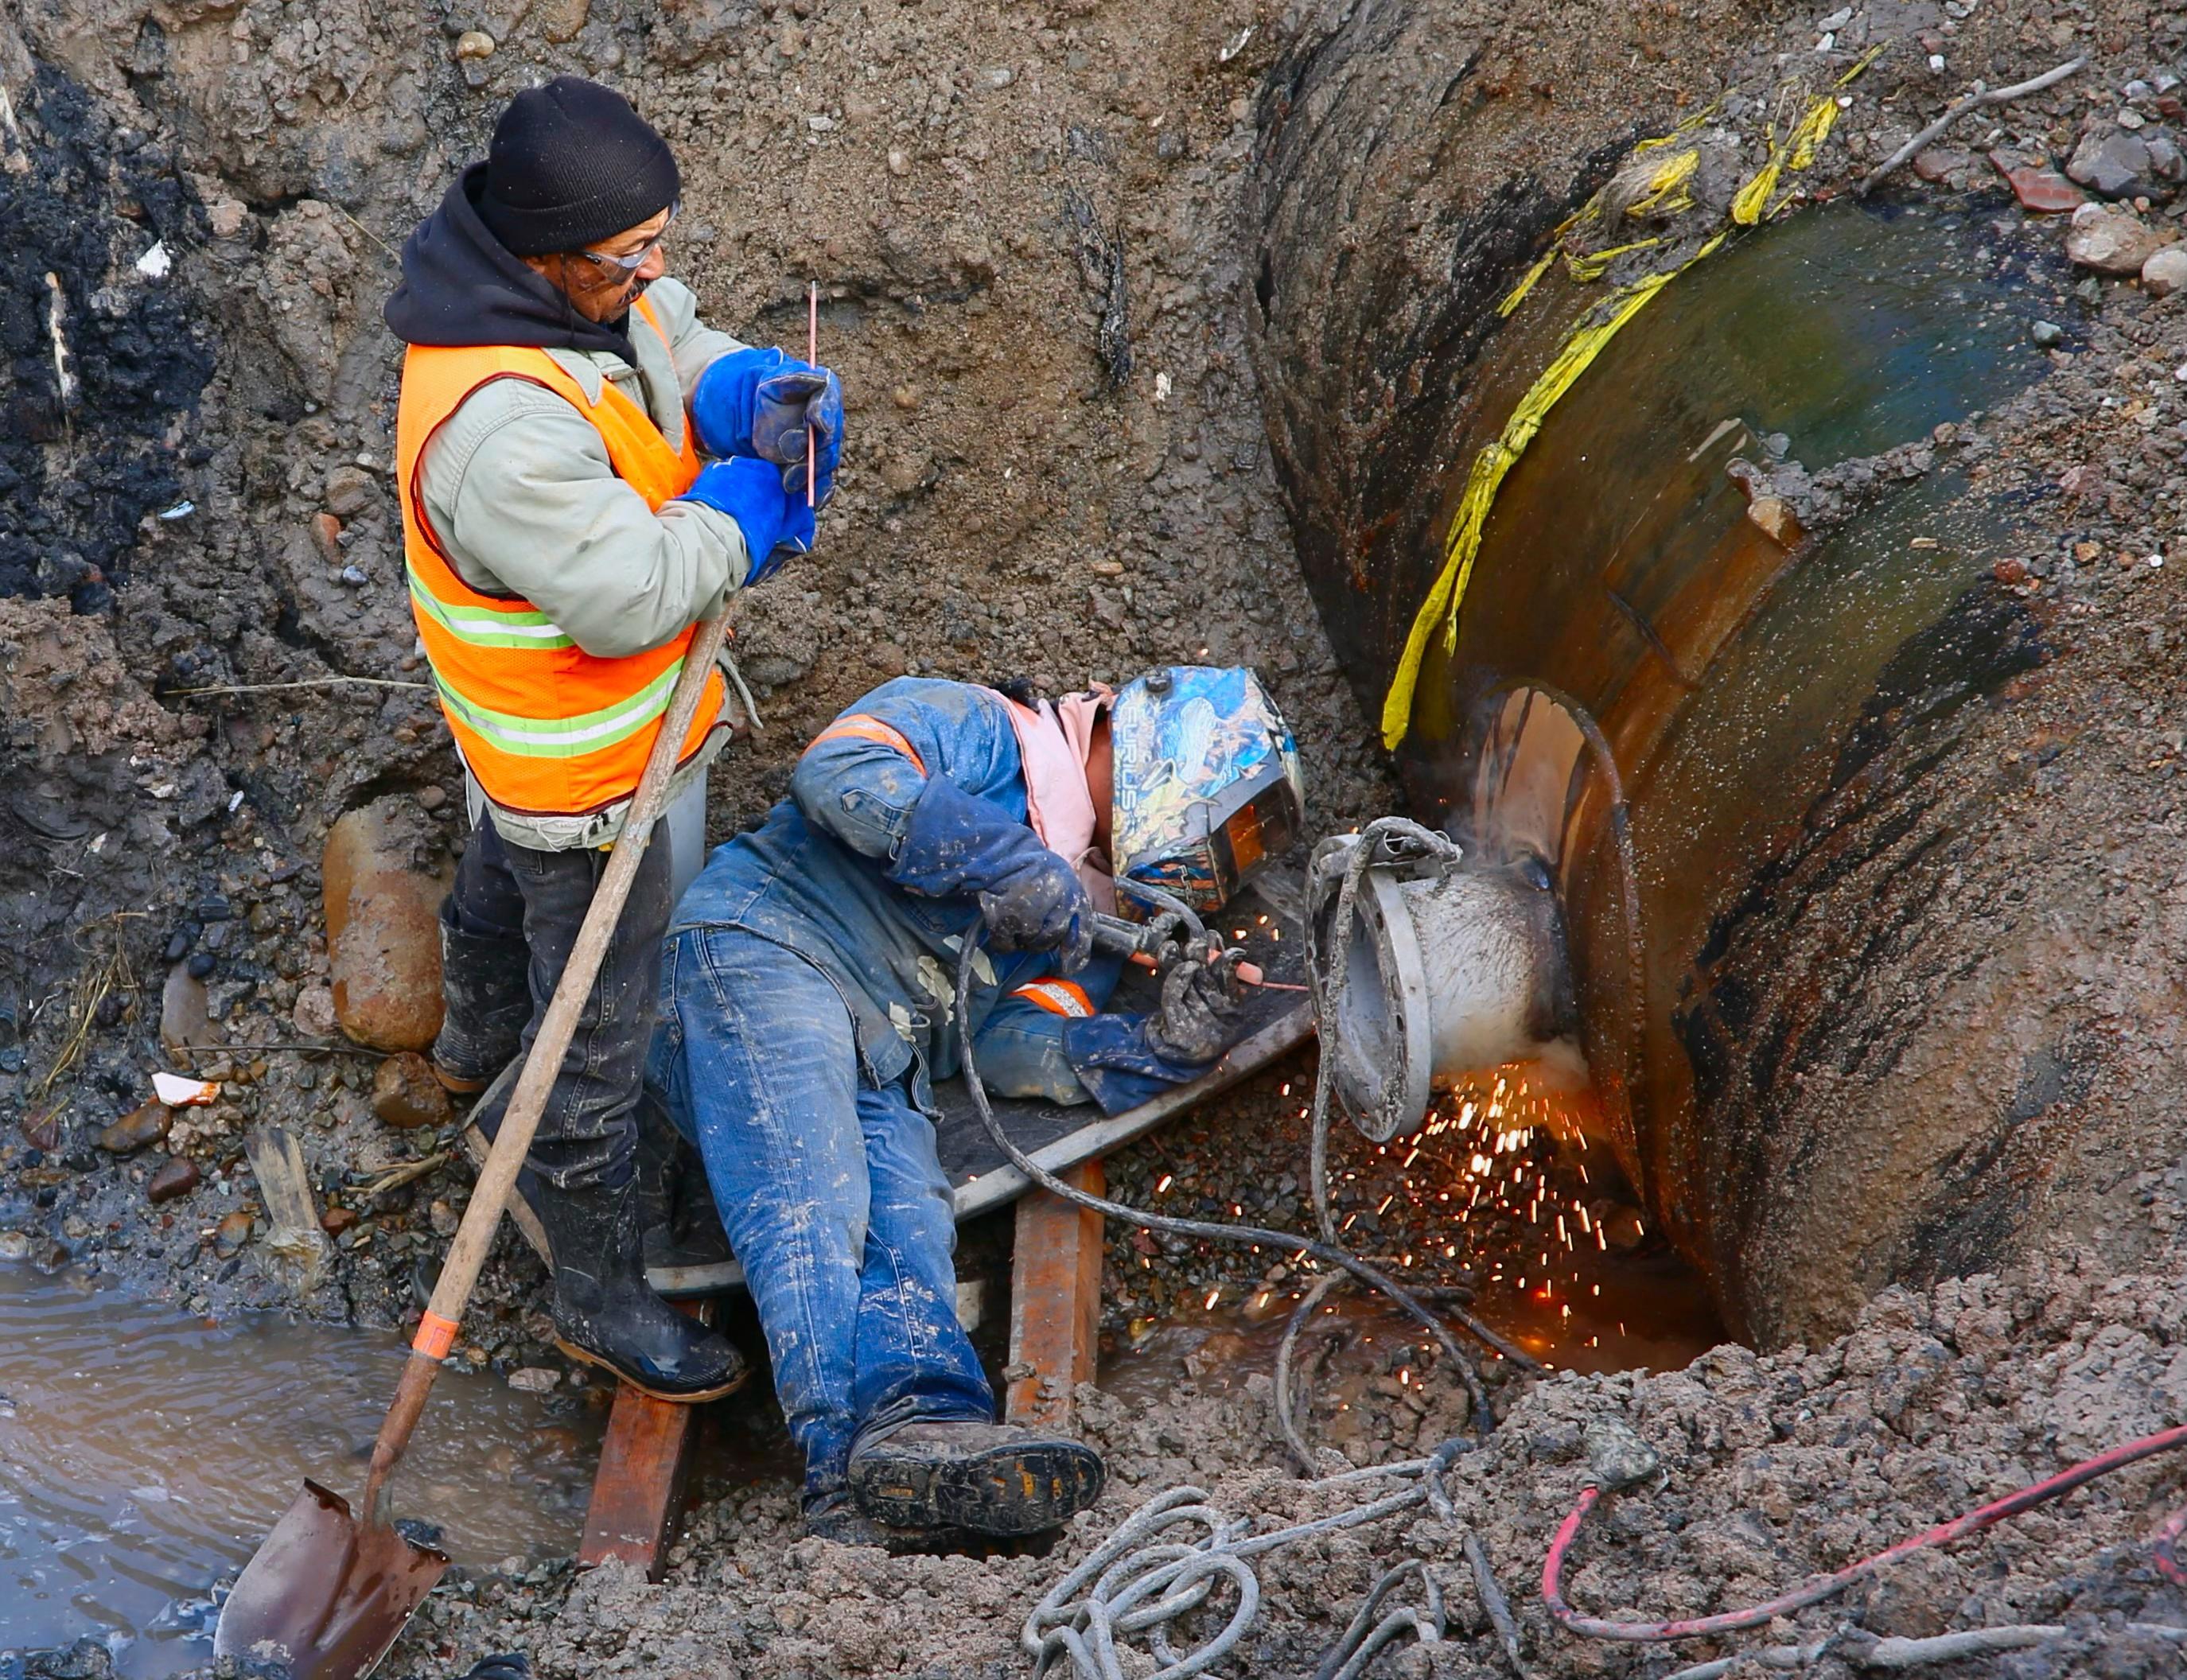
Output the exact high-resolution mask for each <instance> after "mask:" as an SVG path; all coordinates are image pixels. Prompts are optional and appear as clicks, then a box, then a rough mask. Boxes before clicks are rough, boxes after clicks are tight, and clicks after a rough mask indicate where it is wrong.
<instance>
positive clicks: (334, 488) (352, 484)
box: [323, 467, 379, 520]
mask: <svg viewBox="0 0 2187 1680" xmlns="http://www.w3.org/2000/svg"><path fill="white" fill-rule="evenodd" d="M323 494H324V496H325V497H326V502H327V511H328V512H329V513H330V514H335V516H336V517H338V518H340V519H345V520H346V519H353V518H355V517H356V516H357V514H361V513H363V511H364V510H365V509H366V508H369V507H370V506H371V505H372V504H373V503H374V502H375V501H377V500H378V499H379V486H378V485H376V484H374V482H373V478H372V475H371V474H370V473H368V472H367V471H365V469H363V467H336V468H335V469H334V470H333V471H332V472H330V473H329V474H328V475H327V482H326V488H325V490H324V492H323Z"/></svg>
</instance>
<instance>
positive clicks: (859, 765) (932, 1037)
mask: <svg viewBox="0 0 2187 1680" xmlns="http://www.w3.org/2000/svg"><path fill="white" fill-rule="evenodd" d="M853 715H856V716H863V717H867V718H871V719H874V720H875V721H877V722H880V723H881V724H884V725H885V726H886V728H888V729H890V730H893V731H894V732H895V733H896V734H897V736H898V737H900V738H901V739H902V742H903V743H904V744H907V745H908V746H909V747H910V749H911V750H912V753H913V754H915V755H916V759H917V761H916V762H914V760H913V758H911V757H909V756H906V754H905V753H904V752H903V751H902V750H900V748H899V747H898V746H897V745H896V744H893V743H891V742H889V741H887V740H886V739H865V738H863V737H859V736H855V735H835V736H833V737H824V738H823V739H820V740H818V741H816V742H815V743H814V744H812V746H811V747H810V748H808V749H807V751H806V753H805V756H803V757H802V758H801V759H800V760H799V761H798V765H797V769H796V773H795V774H794V775H793V776H792V777H791V778H790V798H788V799H786V800H784V801H783V802H782V803H781V804H779V805H778V806H775V807H774V809H773V811H772V812H769V813H768V814H767V820H766V821H765V822H763V823H761V824H760V825H759V827H758V828H756V829H753V830H751V832H750V833H748V834H739V835H738V836H737V837H736V838H735V839H734V840H730V841H729V842H728V844H727V845H724V846H719V847H717V848H716V849H715V851H714V853H713V855H712V857H710V858H709V859H708V860H707V862H706V868H705V869H704V870H703V871H701V872H700V876H699V878H698V879H697V880H695V881H694V882H693V883H692V884H691V886H690V888H689V891H686V892H685V893H684V895H683V900H682V902H680V903H679V904H677V907H676V913H675V917H674V919H673V921H672V924H671V929H670V930H671V932H672V933H674V932H678V931H681V930H685V929H692V928H707V927H734V928H740V929H742V930H745V931H746V932H749V933H752V934H756V935H758V936H761V937H762V938H764V939H767V940H770V941H773V942H775V943H776V944H779V945H783V946H786V947H789V948H790V949H791V950H794V951H796V952H798V953H799V954H801V956H803V957H805V958H807V960H809V961H811V962H812V963H813V964H817V965H818V967H819V968H820V969H822V970H823V971H824V973H826V974H827V975H829V978H830V979H832V980H834V981H835V986H836V987H837V989H838V990H839V991H841V993H842V994H843V999H844V1002H845V1003H846V1004H848V1005H849V1007H850V1010H851V1014H852V1017H853V1019H854V1020H856V1022H857V1032H858V1049H859V1053H860V1055H861V1057H862V1059H863V1061H864V1063H865V1065H866V1067H867V1070H868V1071H869V1074H870V1075H871V1076H872V1077H873V1078H874V1079H875V1080H876V1081H877V1082H885V1081H888V1080H891V1079H895V1078H897V1077H898V1076H901V1075H902V1073H903V1071H904V1070H906V1069H907V1068H909V1067H913V1066H914V1064H916V1068H915V1071H914V1087H913V1094H914V1099H915V1100H916V1101H917V1102H918V1103H919V1105H920V1106H921V1107H922V1108H928V1109H930V1108H931V1107H932V1093H931V1091H930V1088H929V1086H928V1081H929V1079H930V1078H936V1079H939V1078H946V1077H947V1076H950V1075H951V1074H953V1073H954V1072H956V1071H957V1070H958V1066H959V1060H960V1056H959V1037H958V1034H957V1031H956V1029H955V1027H954V1025H953V1023H952V1021H951V1019H950V1018H951V1016H952V1014H953V1012H954V1009H955V986H956V976H957V952H958V949H959V944H960V942H961V941H962V940H963V939H964V937H965V936H966V935H967V934H976V932H977V930H978V928H979V925H980V907H979V904H978V902H977V900H976V899H975V897H973V896H971V895H970V894H959V895H954V896H947V897H925V896H919V894H917V893H915V892H913V891H908V890H906V889H905V888H903V887H902V886H899V885H896V884H895V883H893V882H891V881H890V880H889V879H886V877H885V874H884V873H883V872H884V871H885V869H886V868H888V867H889V865H890V863H891V862H892V861H893V860H894V859H895V858H896V857H897V851H898V850H899V848H900V846H901V845H902V840H903V836H904V832H905V828H906V825H907V823H908V821H909V819H910V813H911V808H912V806H914V804H915V803H916V802H917V801H918V799H919V794H920V792H921V790H922V789H924V788H925V784H926V778H927V777H928V776H930V775H935V776H947V777H948V778H950V780H952V781H953V782H954V783H955V784H957V785H958V786H959V788H961V789H964V791H965V792H967V793H970V794H974V795H979V796H981V797H982V798H984V799H986V800H987V801H990V802H992V804H994V805H995V806H999V807H1001V808H1002V809H1003V810H1004V812H1007V813H1009V815H1010V816H1011V817H1013V818H1015V819H1016V820H1017V821H1019V822H1020V823H1021V822H1023V821H1025V818H1026V787H1025V775H1024V771H1023V768H1022V764H1021V761H1020V756H1019V752H1018V743H1017V735H1016V733H1015V731H1014V730H1013V728H1011V725H1010V719H1009V713H1008V711H1007V710H1006V709H1005V707H1004V703H1003V702H1002V700H1000V699H999V698H998V697H997V696H996V695H995V694H994V693H993V692H992V690H989V689H986V688H978V687H975V686H974V685H972V684H970V683H950V682H943V681H939V680H936V679H932V678H922V677H898V678H897V679H896V680H895V681H893V682H891V683H884V684H882V685H881V686H880V688H876V689H874V691H873V692H872V693H870V694H867V695H866V696H865V697H864V698H863V699H862V700H859V701H858V702H857V704H856V705H853V706H852V708H851V710H850V711H849V712H848V713H846V714H845V716H853ZM875 733H879V732H875ZM922 766H923V767H924V768H923V769H922V768H921V767H922ZM975 961H976V962H978V963H979V964H981V967H980V968H978V969H975V975H976V980H975V986H974V988H973V992H972V1019H973V1028H974V1032H975V1044H976V1047H977V1049H978V1053H979V1058H980V1071H981V1076H982V1077H983V1080H984V1082H985V1083H986V1084H987V1086H988V1087H990V1088H991V1089H992V1090H995V1091H997V1092H999V1093H1002V1094H1004V1095H1006V1096H1022V1097H1043V1098H1047V1099H1048V1100H1049V1101H1051V1102H1055V1103H1064V1104H1069V1103H1082V1102H1084V1101H1086V1100H1087V1099H1088V1097H1089V1095H1090V1096H1093V1097H1095V1098H1099V1100H1100V1102H1101V1104H1102V1105H1103V1106H1104V1107H1105V1108H1106V1109H1109V1110H1111V1111H1112V1112H1113V1111H1115V1110H1117V1109H1119V1108H1125V1107H1129V1106H1131V1105H1132V1104H1133V1103H1136V1102H1138V1101H1143V1100H1144V1098H1146V1097H1147V1096H1149V1095H1151V1094H1152V1093H1153V1092H1154V1091H1155V1089H1157V1088H1159V1087H1160V1086H1161V1085H1162V1084H1165V1083H1167V1082H1173V1081H1175V1080H1178V1079H1181V1078H1189V1077H1190V1076H1192V1075H1193V1074H1194V1073H1196V1072H1197V1071H1198V1070H1197V1069H1186V1068H1177V1069H1169V1068H1166V1067H1163V1066H1161V1065H1160V1064H1159V1063H1158V1062H1156V1061H1154V1060H1151V1059H1148V1058H1147V1057H1146V1056H1145V1054H1144V1051H1143V1050H1141V1051H1138V1052H1137V1053H1136V1054H1135V1053H1133V1051H1132V1049H1131V1048H1129V1046H1128V1045H1127V1044H1126V1043H1125V1042H1123V1041H1125V1040H1127V1039H1131V1040H1134V1041H1135V1040H1136V1039H1137V1034H1136V1031H1133V1030H1134V1029H1136V1027H1137V1025H1138V1021H1139V1020H1140V1019H1141V1018H1140V1017H1136V1016H1105V1017H1102V1018H1100V1025H1099V1027H1098V1028H1096V1029H1095V1031H1094V1033H1093V1034H1091V1035H1088V1033H1087V1032H1086V1031H1084V1028H1085V1027H1086V1026H1088V1025H1091V1024H1089V1023H1080V1024H1079V1025H1080V1028H1081V1031H1079V1033H1078V1034H1077V1038H1078V1041H1079V1042H1078V1043H1077V1045H1076V1046H1075V1047H1073V1048H1076V1050H1077V1054H1075V1055H1074V1054H1070V1053H1069V1052H1068V1051H1067V1050H1066V1046H1065V1035H1066V1029H1068V1028H1070V1027H1071V1025H1072V1023H1071V1021H1070V1020H1068V1019H1067V1018H1065V1017H1064V1016H1061V1015H1057V1014H1051V1013H1049V1011H1048V1010H1046V1009H1043V1008H1041V1007H1040V1006H1039V1005H1037V1004H1035V1003H1030V1002H1028V1001H1027V1000H1026V999H1025V998H1023V997H1018V996H1016V995H1015V993H1016V992H1017V989H1018V988H1019V987H1020V986H1026V985H1028V984H1029V983H1031V982H1032V981H1034V980H1039V979H1043V978H1044V977H1047V976H1048V975H1049V973H1050V970H1049V958H1048V956H1047V955H1046V954H1045V953H1043V952H1023V953H1020V954H1017V955H1014V956H1005V955H1004V954H1002V953H999V952H987V951H986V950H984V949H982V950H981V952H980V954H979V956H978V957H977V958H975ZM1120 968H1121V965H1120V964H1118V963H1117V962H1116V960H1115V959H1114V958H1095V959H1094V961H1093V962H1092V963H1091V964H1089V965H1088V967H1087V968H1085V969H1082V970H1081V971H1080V972H1079V973H1077V975H1073V976H1071V979H1072V980H1073V981H1074V982H1075V983H1076V984H1077V986H1078V987H1079V988H1080V989H1081V990H1082V992H1084V993H1085V994H1086V997H1087V998H1088V1002H1090V1003H1092V1004H1093V1006H1094V1008H1095V1009H1099V1008H1100V1007H1101V1006H1102V1005H1103V1004H1105V1003H1107V1001H1108V999H1109V997H1110V993H1111V992H1114V990H1115V989H1116V981H1117V978H1118V975H1119V972H1120ZM945 1029H946V1030H945ZM1110 1039H1114V1040H1116V1041H1117V1042H1116V1043H1115V1044H1109V1043H1107V1042H1105V1041H1108V1040H1110ZM1097 1041H1099V1042H1097ZM1074 1063H1076V1064H1077V1070H1074Z"/></svg>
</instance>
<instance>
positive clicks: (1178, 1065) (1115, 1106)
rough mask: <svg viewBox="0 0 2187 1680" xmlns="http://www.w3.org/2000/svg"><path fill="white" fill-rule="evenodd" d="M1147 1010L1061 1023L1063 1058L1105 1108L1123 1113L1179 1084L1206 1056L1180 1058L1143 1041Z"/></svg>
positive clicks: (1197, 1071) (1195, 1074)
mask: <svg viewBox="0 0 2187 1680" xmlns="http://www.w3.org/2000/svg"><path fill="white" fill-rule="evenodd" d="M1153 1019H1154V1018H1153V1017H1152V1016H1150V1015H1135V1014H1114V1015H1112V1014H1096V1015H1088V1016H1087V1017H1085V1018H1084V1019H1083V1020H1067V1021H1065V1022H1064V1023H1063V1035H1062V1046H1063V1059H1064V1060H1065V1061H1066V1062H1068V1063H1070V1064H1071V1072H1072V1074H1073V1075H1075V1076H1077V1080H1078V1082H1079V1084H1080V1085H1081V1086H1082V1087H1084V1088H1085V1091H1086V1094H1087V1095H1088V1096H1089V1097H1091V1098H1094V1101H1095V1102H1097V1103H1099V1104H1100V1105H1101V1112H1102V1113H1104V1114H1122V1113H1123V1112H1124V1111H1125V1110H1127V1109H1135V1108H1137V1107H1138V1105H1139V1104H1142V1103H1144V1102H1148V1101H1150V1100H1151V1099H1153V1098H1155V1097H1158V1096H1160V1095H1161V1093H1162V1092H1163V1091H1165V1090H1167V1088H1169V1087H1172V1086H1178V1085H1184V1084H1188V1083H1189V1082H1191V1081H1193V1080H1195V1079H1197V1078H1199V1077H1200V1075H1201V1074H1203V1073H1205V1072H1206V1071H1207V1064H1206V1063H1205V1062H1181V1061H1175V1060H1172V1059H1171V1058H1169V1057H1167V1056H1165V1055H1163V1054H1161V1052H1160V1051H1158V1050H1156V1049H1155V1048H1154V1046H1153V1045H1152V1044H1150V1042H1148V1036H1147V1029H1148V1026H1149V1025H1150V1023H1151V1022H1152V1020H1153Z"/></svg>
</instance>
